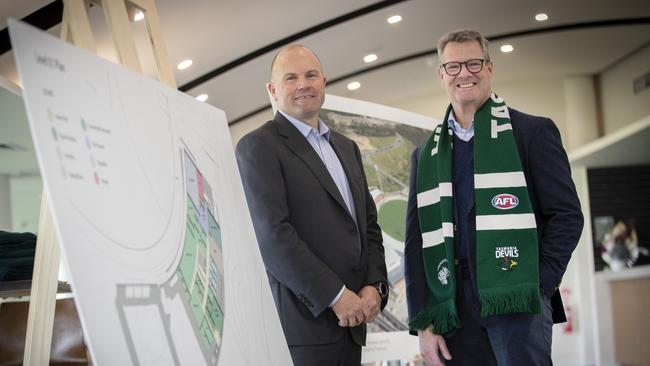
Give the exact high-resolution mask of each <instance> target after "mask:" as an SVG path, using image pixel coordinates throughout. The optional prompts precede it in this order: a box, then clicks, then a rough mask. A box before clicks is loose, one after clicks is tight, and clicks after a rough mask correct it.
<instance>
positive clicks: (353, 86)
mask: <svg viewBox="0 0 650 366" xmlns="http://www.w3.org/2000/svg"><path fill="white" fill-rule="evenodd" d="M360 87H361V83H360V82H358V81H353V82H351V83H350V84H348V90H357V89H359V88H360Z"/></svg>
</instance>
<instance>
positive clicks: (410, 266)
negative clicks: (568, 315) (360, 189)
mask: <svg viewBox="0 0 650 366" xmlns="http://www.w3.org/2000/svg"><path fill="white" fill-rule="evenodd" d="M438 54H439V56H440V64H441V66H440V68H439V71H438V74H439V76H440V79H441V81H442V84H443V85H444V87H445V89H446V90H447V94H448V95H449V98H450V100H451V104H450V105H449V107H448V108H447V112H446V114H445V117H444V119H443V122H442V123H441V124H440V125H438V126H436V128H435V129H434V131H433V133H432V134H431V136H430V138H429V140H428V142H427V143H426V144H425V145H424V146H422V147H421V148H418V149H416V151H414V152H413V156H412V170H411V181H410V193H409V200H408V210H407V219H406V248H405V276H406V286H407V298H408V307H409V327H410V329H411V331H412V333H414V334H415V333H416V332H417V334H418V336H419V341H420V351H421V353H422V355H423V357H424V359H425V361H426V362H427V364H429V365H443V364H446V365H500V366H504V365H508V366H510V365H526V366H528V365H551V364H552V362H551V335H552V326H553V323H554V322H561V321H565V317H564V310H563V307H562V302H561V299H560V295H559V291H558V286H559V284H560V281H561V279H562V276H563V274H564V272H565V270H566V267H567V264H568V262H569V259H570V258H571V253H572V252H573V250H574V248H575V247H576V245H577V242H578V239H579V237H580V233H581V231H582V225H583V218H582V213H581V211H580V202H579V201H578V197H577V194H576V191H575V186H574V184H573V181H572V180H571V172H570V169H569V162H568V159H567V156H566V152H565V151H564V149H563V147H562V142H561V140H560V134H559V131H558V129H557V127H556V126H555V124H554V123H553V121H551V120H550V119H548V118H544V117H536V116H531V115H528V114H524V113H522V112H519V111H517V110H514V109H512V108H508V107H507V106H506V103H505V101H504V100H503V98H501V97H499V96H498V95H497V94H495V92H493V91H492V85H491V84H492V73H493V68H494V65H493V63H492V61H491V60H490V56H489V53H488V48H487V40H486V39H485V38H484V37H483V36H482V35H481V34H480V33H478V32H476V31H474V30H459V31H454V32H451V33H449V34H447V35H445V36H443V37H442V38H441V39H440V41H439V42H438ZM443 358H444V360H445V361H444V363H443V360H442V359H443Z"/></svg>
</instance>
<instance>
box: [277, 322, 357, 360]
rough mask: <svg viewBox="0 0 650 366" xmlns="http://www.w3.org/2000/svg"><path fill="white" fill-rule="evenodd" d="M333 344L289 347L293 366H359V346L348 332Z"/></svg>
mask: <svg viewBox="0 0 650 366" xmlns="http://www.w3.org/2000/svg"><path fill="white" fill-rule="evenodd" d="M344 333H345V335H344V336H343V337H341V339H339V340H338V341H336V342H334V343H326V344H316V345H299V346H289V353H291V359H292V360H293V364H294V366H359V365H360V364H361V346H359V345H358V344H357V343H356V342H355V341H354V339H353V338H352V335H351V334H350V332H348V331H347V330H346V332H344Z"/></svg>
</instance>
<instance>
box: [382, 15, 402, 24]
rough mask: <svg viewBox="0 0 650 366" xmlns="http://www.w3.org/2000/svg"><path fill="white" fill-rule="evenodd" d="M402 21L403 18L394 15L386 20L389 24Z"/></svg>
mask: <svg viewBox="0 0 650 366" xmlns="http://www.w3.org/2000/svg"><path fill="white" fill-rule="evenodd" d="M401 20H402V17H401V16H399V15H393V16H392V17H390V18H388V19H386V21H387V22H388V23H389V24H395V23H398V22H400V21H401Z"/></svg>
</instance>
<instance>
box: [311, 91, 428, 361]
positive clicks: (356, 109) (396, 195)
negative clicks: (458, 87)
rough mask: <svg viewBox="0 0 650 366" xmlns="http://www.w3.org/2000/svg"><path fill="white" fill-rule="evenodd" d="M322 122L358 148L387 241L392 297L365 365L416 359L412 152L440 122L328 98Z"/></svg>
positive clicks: (375, 327) (374, 326) (374, 327)
mask: <svg viewBox="0 0 650 366" xmlns="http://www.w3.org/2000/svg"><path fill="white" fill-rule="evenodd" d="M320 118H321V120H322V121H323V122H325V124H327V126H329V127H330V128H331V129H333V130H335V131H337V132H339V133H341V134H343V135H345V136H346V137H348V138H350V139H352V140H353V141H354V142H356V144H357V145H358V146H359V150H360V151H361V156H362V158H363V168H364V171H365V173H366V178H367V180H368V189H369V190H370V193H371V195H372V197H373V199H374V201H375V205H376V206H377V216H378V221H379V225H380V227H381V230H382V236H383V239H384V251H385V255H386V268H387V270H388V281H389V283H390V289H391V292H390V297H389V298H388V304H387V305H386V307H385V308H384V311H383V312H382V313H381V314H379V316H378V317H377V319H376V320H375V321H374V322H373V323H371V324H370V325H369V326H368V339H367V346H366V347H364V348H363V354H362V362H364V363H367V362H380V361H391V360H413V359H414V358H415V357H416V356H417V355H418V354H419V348H418V339H417V337H414V336H411V335H409V333H408V312H407V304H406V287H405V283H404V266H403V263H404V232H405V227H404V223H405V218H406V202H407V200H408V191H409V187H408V184H409V175H410V172H411V170H410V169H411V162H410V159H411V153H412V152H413V150H414V149H415V148H416V147H418V146H421V145H423V144H424V143H425V142H426V139H427V138H428V137H429V135H430V134H431V130H432V129H433V128H434V127H435V126H436V125H437V124H439V123H440V121H437V120H434V119H433V118H430V117H426V116H423V115H420V114H416V113H412V112H408V111H404V110H400V109H397V108H392V107H387V106H384V105H380V104H376V103H369V102H365V101H361V100H355V99H350V98H344V97H339V96H335V95H330V94H328V95H327V96H326V97H325V103H324V104H323V107H322V109H321V112H320Z"/></svg>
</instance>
